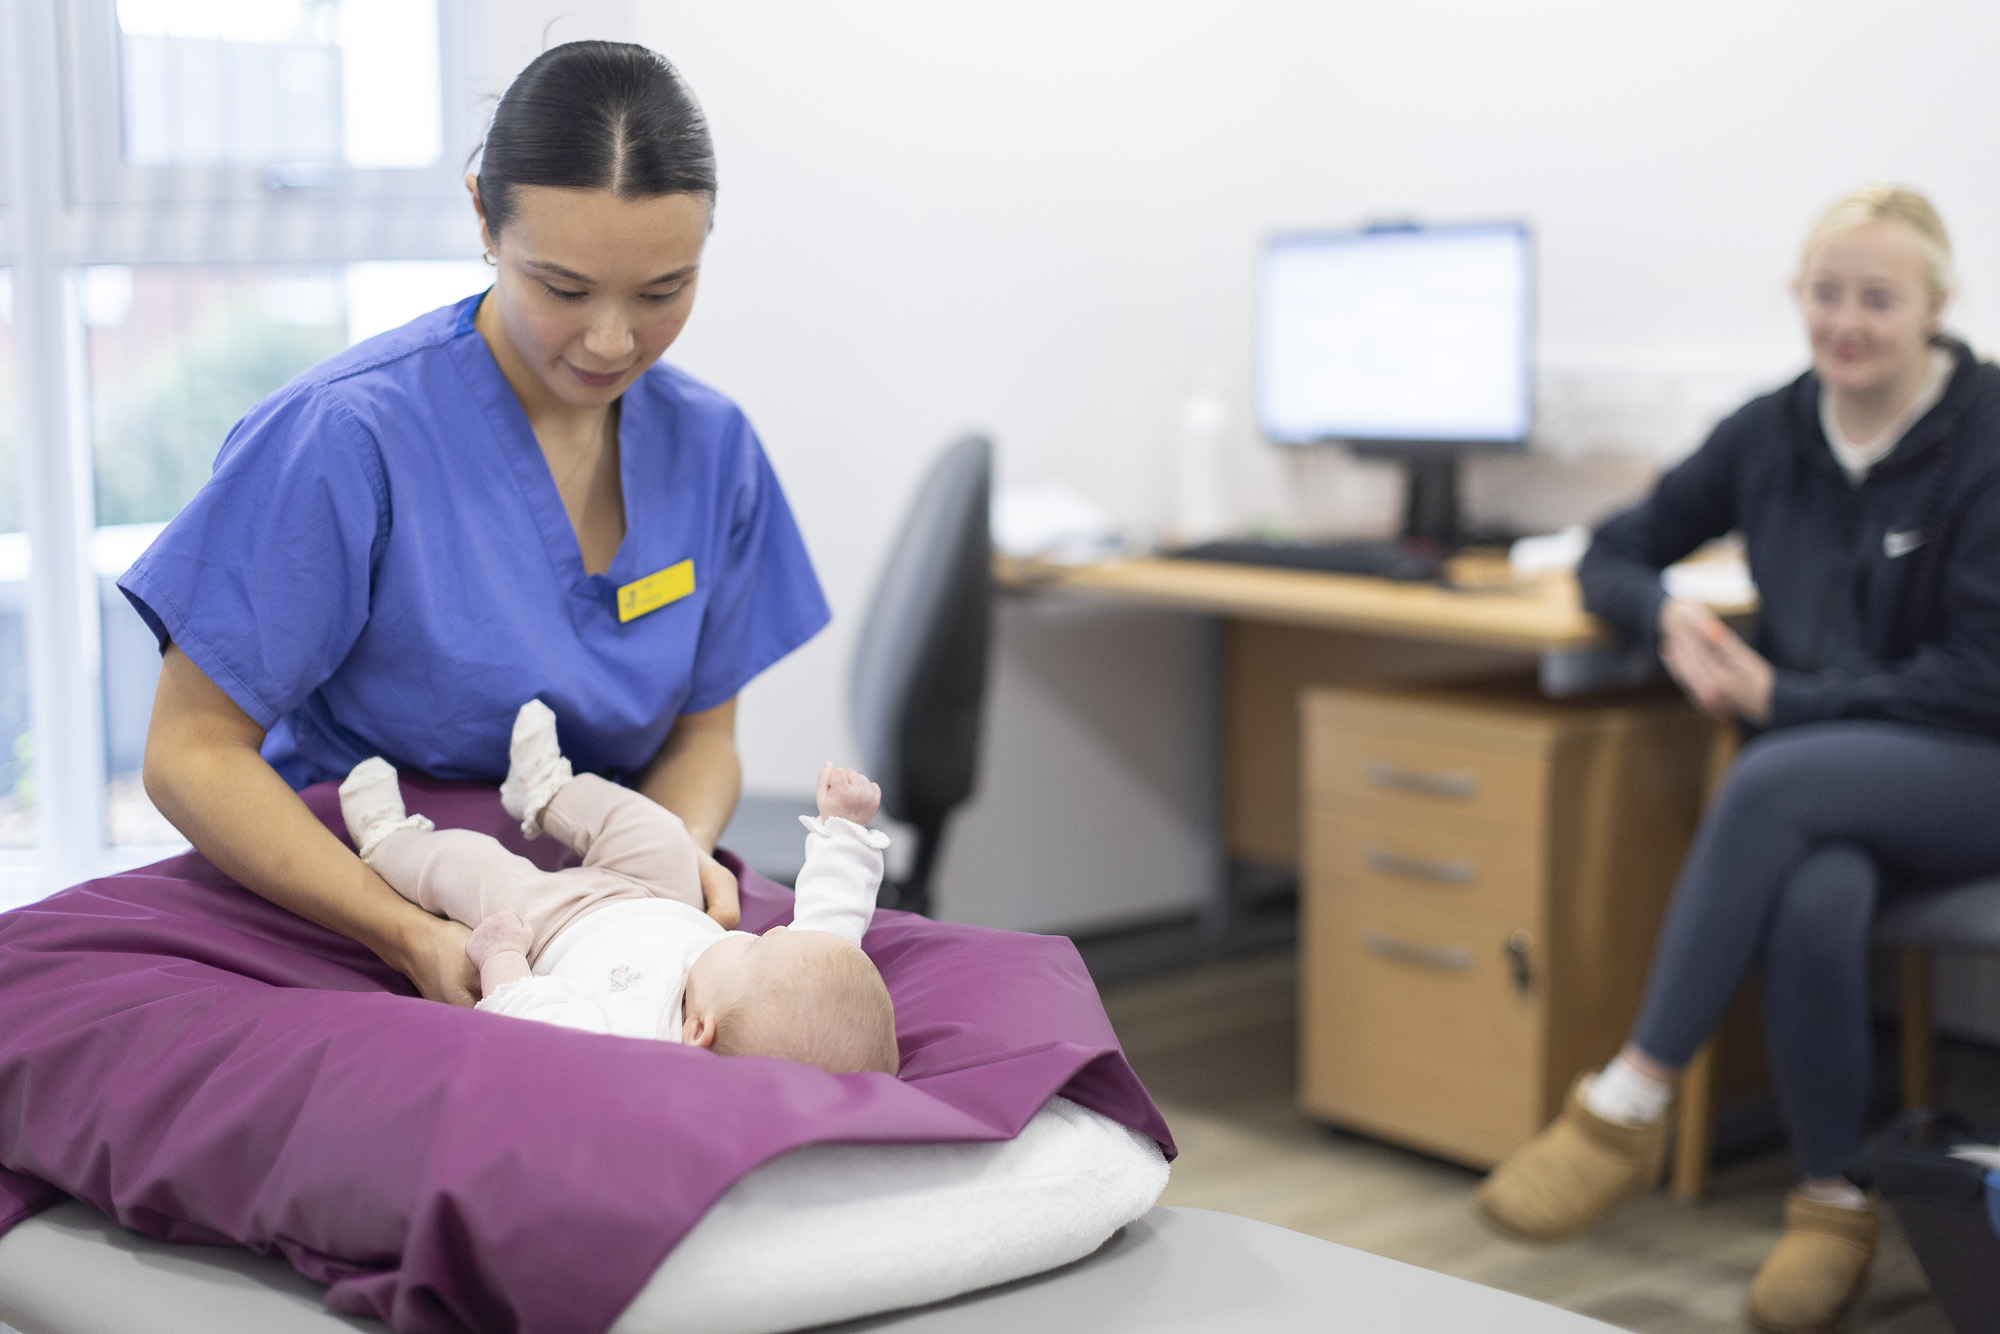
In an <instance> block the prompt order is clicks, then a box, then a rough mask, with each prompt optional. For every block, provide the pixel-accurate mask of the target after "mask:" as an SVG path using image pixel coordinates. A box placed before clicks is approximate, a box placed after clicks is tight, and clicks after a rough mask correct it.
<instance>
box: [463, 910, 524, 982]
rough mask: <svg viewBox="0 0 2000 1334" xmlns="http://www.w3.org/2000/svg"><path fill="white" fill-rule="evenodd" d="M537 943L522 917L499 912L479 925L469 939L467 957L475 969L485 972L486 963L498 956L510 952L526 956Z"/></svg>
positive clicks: (467, 940)
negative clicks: (529, 949)
mask: <svg viewBox="0 0 2000 1334" xmlns="http://www.w3.org/2000/svg"><path fill="white" fill-rule="evenodd" d="M534 943H535V936H534V933H533V932H532V931H530V930H528V924H527V923H526V922H524V921H522V920H521V918H520V916H519V915H518V914H515V913H511V912H497V913H494V914H493V915H492V916H491V917H489V918H487V919H486V920H485V921H483V922H481V923H480V924H479V929H478V930H476V931H474V932H473V933H472V934H471V936H469V937H467V939H466V942H465V957H466V958H468V959H470V960H472V966H473V967H474V968H477V969H480V970H482V971H484V969H485V967H486V961H487V960H488V959H490V958H492V957H493V956H494V955H496V954H505V953H507V952H508V951H509V950H511V951H513V952H514V953H516V954H522V955H525V954H527V952H528V946H530V945H532V944H534Z"/></svg>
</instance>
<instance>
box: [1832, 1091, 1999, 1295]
mask: <svg viewBox="0 0 2000 1334" xmlns="http://www.w3.org/2000/svg"><path fill="white" fill-rule="evenodd" d="M1982 1151H1983V1152H1982ZM1996 1169H2000V1134H1995V1133H1993V1132H1991V1131H1986V1132H1981V1131H1976V1130H1974V1129H1973V1128H1972V1126H1970V1125H1969V1124H1967V1123H1966V1122H1965V1121H1963V1120H1961V1119H1959V1118H1958V1117H1955V1116H1951V1115H1948V1114H1940V1113H1936V1112H1910V1113H1906V1114H1905V1115H1903V1116H1902V1117H1900V1118H1899V1119H1898V1120H1897V1121H1896V1122H1895V1123H1894V1124H1893V1125H1891V1126H1890V1127H1889V1128H1888V1129H1887V1130H1885V1131H1883V1132H1882V1133H1881V1134H1880V1135H1878V1136H1876V1137H1875V1139H1873V1140H1871V1141H1870V1142H1869V1144H1868V1147H1867V1148H1865V1149H1863V1150H1862V1152H1861V1157H1860V1158H1859V1159H1858V1160H1857V1162H1856V1165H1855V1168H1854V1170H1853V1171H1851V1172H1850V1173H1849V1174H1848V1175H1849V1176H1851V1177H1853V1178H1854V1180H1855V1182H1856V1184H1858V1185H1860V1186H1861V1187H1862V1188H1863V1189H1868V1188H1871V1187H1872V1188H1873V1189H1874V1190H1876V1191H1877V1192H1879V1193H1880V1194H1881V1196H1882V1198H1883V1199H1884V1200H1885V1201H1887V1202H1888V1204H1889V1205H1890V1207H1891V1208H1893V1209H1894V1210H1895V1211H1896V1219H1897V1221H1898V1222H1900V1223H1901V1224H1902V1225H1903V1235H1904V1236H1906V1237H1908V1238H1909V1240H1910V1249H1912V1250H1913V1251H1915V1252H1916V1253H1917V1261H1918V1263H1920V1264H1922V1265H1923V1267H1924V1276H1925V1277H1926V1278H1928V1279H1929V1280H1930V1284H1931V1294H1932V1295H1933V1296H1935V1297H1936V1298H1937V1302H1938V1305H1939V1306H1941V1307H1943V1308H1944V1313H1945V1317H1946V1319H1948V1320H1950V1321H1951V1326H1952V1328H1953V1329H1954V1330H1956V1331H1958V1334H1993V1331H1995V1330H2000V1170H1996Z"/></svg>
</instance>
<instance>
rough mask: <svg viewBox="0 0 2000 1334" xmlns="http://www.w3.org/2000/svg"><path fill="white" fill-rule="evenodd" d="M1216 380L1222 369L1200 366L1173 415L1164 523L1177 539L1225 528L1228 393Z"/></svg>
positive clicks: (1192, 539) (1191, 539)
mask: <svg viewBox="0 0 2000 1334" xmlns="http://www.w3.org/2000/svg"><path fill="white" fill-rule="evenodd" d="M1222 386H1223V377H1222V372H1221V371H1220V370H1218V369H1217V368H1215V367H1213V366H1204V367H1203V368H1202V369H1201V372H1200V373H1199V374H1198V375H1196V377H1195V381H1194V384H1193V386H1192V387H1191V388H1190V389H1189V390H1188V394H1187V397H1185V398H1183V399H1182V400H1181V405H1180V411H1179V413H1178V414H1177V415H1176V418H1175V423H1174V424H1175V428H1176V429H1175V433H1174V466H1173V513H1172V518H1171V522H1170V524H1169V528H1170V536H1171V538H1172V539H1173V541H1174V542H1175V544H1177V545H1190V544H1193V543H1196V542H1206V541H1209V540H1211V539H1213V538H1217V537H1220V536H1222V535H1223V534H1224V533H1225V532H1227V531H1228V528H1229V478H1228V474H1227V472H1226V471H1225V469H1224V466H1223V451H1224V447H1225V445H1226V444H1227V443H1228V435H1229V399H1228V397H1227V396H1226V395H1224V393H1223V391H1222Z"/></svg>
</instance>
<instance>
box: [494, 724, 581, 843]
mask: <svg viewBox="0 0 2000 1334" xmlns="http://www.w3.org/2000/svg"><path fill="white" fill-rule="evenodd" d="M507 759H508V765H507V778H506V781H505V782H503V783H501V784H500V805H501V806H502V807H504V808H505V809H506V812H507V814H509V815H511V816H513V817H514V818H515V819H517V820H519V821H520V822H521V837H523V838H540V837H541V836H542V810H543V808H544V807H546V806H547V805H548V804H549V802H550V801H551V800H553V799H554V797H555V795H556V793H558V792H560V791H562V790H563V787H564V786H565V785H566V784H568V782H569V780H570V779H571V778H573V777H575V772H574V771H573V770H572V769H571V768H570V764H569V761H568V760H566V759H564V758H563V753H562V747H561V746H559V745H558V744H557V743H556V715H555V714H554V712H552V711H551V710H550V708H549V706H548V705H546V704H544V703H542V702H541V701H540V700H538V699H531V700H529V701H528V702H527V703H526V704H523V705H522V706H521V711H520V712H519V713H517V714H515V715H514V739H513V742H512V743H511V744H510V745H509V746H508V749H507Z"/></svg>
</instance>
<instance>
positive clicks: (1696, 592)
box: [1660, 555, 1757, 607]
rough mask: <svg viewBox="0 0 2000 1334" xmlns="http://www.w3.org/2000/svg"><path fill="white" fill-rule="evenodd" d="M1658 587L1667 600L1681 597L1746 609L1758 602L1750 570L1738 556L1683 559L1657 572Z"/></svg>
mask: <svg viewBox="0 0 2000 1334" xmlns="http://www.w3.org/2000/svg"><path fill="white" fill-rule="evenodd" d="M1660 584H1661V586H1662V587H1664V588H1665V589H1666V590H1667V596H1668V597H1670V598H1684V599H1686V600H1687V601H1689V602H1702V603H1706V604H1707V605H1709V606H1711V607H1747V606H1749V605H1750V604H1751V603H1753V602H1755V601H1756V600H1757V585H1756V584H1754V583H1752V582H1750V567H1749V566H1748V565H1745V564H1744V563H1743V558H1742V557H1741V556H1735V555H1730V556H1712V557H1708V558H1706V559H1702V560H1684V561H1682V562H1681V563H1680V564H1679V565H1669V566H1668V567H1667V568H1666V569H1664V570H1662V571H1660Z"/></svg>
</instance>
